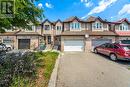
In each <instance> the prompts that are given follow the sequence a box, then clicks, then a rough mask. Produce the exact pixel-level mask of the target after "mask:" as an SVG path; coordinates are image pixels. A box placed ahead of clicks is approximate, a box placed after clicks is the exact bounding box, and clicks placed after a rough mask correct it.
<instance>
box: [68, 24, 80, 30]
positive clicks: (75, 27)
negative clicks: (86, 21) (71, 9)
mask: <svg viewBox="0 0 130 87" xmlns="http://www.w3.org/2000/svg"><path fill="white" fill-rule="evenodd" d="M80 27H81V25H80V23H70V28H71V29H80Z"/></svg>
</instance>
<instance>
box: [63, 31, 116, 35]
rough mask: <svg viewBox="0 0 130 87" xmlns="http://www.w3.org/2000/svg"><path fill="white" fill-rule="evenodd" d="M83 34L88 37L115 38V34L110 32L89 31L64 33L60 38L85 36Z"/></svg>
mask: <svg viewBox="0 0 130 87" xmlns="http://www.w3.org/2000/svg"><path fill="white" fill-rule="evenodd" d="M85 34H89V35H90V36H116V35H117V34H116V33H114V32H112V31H103V32H101V31H90V30H83V31H80V32H79V31H64V32H62V34H61V36H77V35H78V36H85Z"/></svg>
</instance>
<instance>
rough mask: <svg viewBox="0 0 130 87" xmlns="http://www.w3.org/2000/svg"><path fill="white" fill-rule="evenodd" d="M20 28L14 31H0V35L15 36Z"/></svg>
mask: <svg viewBox="0 0 130 87" xmlns="http://www.w3.org/2000/svg"><path fill="white" fill-rule="evenodd" d="M20 31H21V30H19V31H14V32H5V33H0V36H15V35H16V34H17V33H19V32H20Z"/></svg>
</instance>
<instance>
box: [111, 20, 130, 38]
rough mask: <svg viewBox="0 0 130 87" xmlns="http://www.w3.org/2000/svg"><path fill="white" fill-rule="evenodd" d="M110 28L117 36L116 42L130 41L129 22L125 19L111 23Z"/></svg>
mask: <svg viewBox="0 0 130 87" xmlns="http://www.w3.org/2000/svg"><path fill="white" fill-rule="evenodd" d="M111 26H112V28H113V29H114V32H115V33H116V34H117V35H118V37H117V39H118V40H124V39H125V40H126V39H130V22H129V21H128V20H127V19H126V18H124V19H121V20H119V21H117V22H112V23H111Z"/></svg>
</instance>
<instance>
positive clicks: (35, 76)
mask: <svg viewBox="0 0 130 87" xmlns="http://www.w3.org/2000/svg"><path fill="white" fill-rule="evenodd" d="M58 55H59V53H58V52H51V51H48V52H35V53H31V55H28V56H25V57H24V58H20V60H16V61H14V62H12V60H10V61H6V62H5V63H4V64H3V65H2V66H1V67H0V76H1V77H0V87H47V86H48V82H49V79H50V76H51V73H52V71H53V68H54V65H55V62H56V59H57V58H58ZM8 67H9V68H8ZM5 83H7V85H5Z"/></svg>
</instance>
